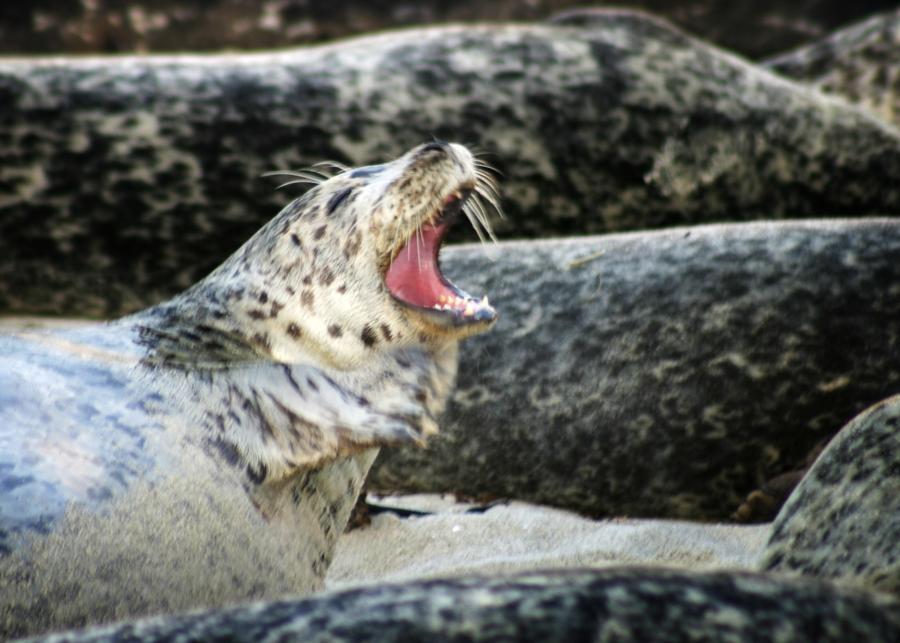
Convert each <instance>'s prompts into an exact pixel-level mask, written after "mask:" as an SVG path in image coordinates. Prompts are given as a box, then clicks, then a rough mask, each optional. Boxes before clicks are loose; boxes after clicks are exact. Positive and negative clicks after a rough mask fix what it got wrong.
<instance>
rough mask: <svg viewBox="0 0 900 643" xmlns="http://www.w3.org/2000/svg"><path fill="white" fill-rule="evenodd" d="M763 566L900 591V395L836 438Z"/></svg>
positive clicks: (792, 504) (786, 515) (799, 491)
mask: <svg viewBox="0 0 900 643" xmlns="http://www.w3.org/2000/svg"><path fill="white" fill-rule="evenodd" d="M761 568H762V569H765V570H770V571H781V572H794V573H801V574H805V575H810V576H817V577H821V578H829V579H834V580H837V581H840V582H841V583H847V584H850V583H852V584H858V585H864V586H868V587H872V588H875V589H879V590H882V591H886V592H893V593H895V594H900V397H892V398H890V399H888V400H885V401H883V402H881V403H879V404H877V405H875V406H874V407H872V408H870V409H867V410H866V411H865V412H864V413H862V414H860V415H859V416H857V417H856V418H855V419H854V420H853V421H852V422H850V423H849V424H848V425H847V426H846V428H844V429H843V430H842V431H841V432H840V433H838V435H837V437H835V438H834V440H832V442H831V444H830V445H829V446H828V448H827V449H826V450H825V452H823V453H822V455H821V456H820V457H819V459H818V460H816V463H815V464H814V465H813V467H812V469H811V470H810V472H809V474H808V475H807V476H806V477H805V478H804V479H803V481H802V482H801V483H800V485H799V486H798V487H797V488H796V489H795V490H794V493H793V494H792V495H791V497H790V498H789V499H788V501H787V503H785V505H784V507H783V508H782V510H781V513H780V514H779V515H778V517H777V518H776V519H775V524H774V525H773V529H772V535H771V537H770V539H769V544H768V545H767V548H766V551H765V552H764V554H763V557H762V562H761Z"/></svg>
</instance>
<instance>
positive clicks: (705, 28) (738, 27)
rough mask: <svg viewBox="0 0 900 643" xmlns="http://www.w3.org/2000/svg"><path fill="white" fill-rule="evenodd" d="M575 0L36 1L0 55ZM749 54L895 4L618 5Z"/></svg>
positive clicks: (352, 28)
mask: <svg viewBox="0 0 900 643" xmlns="http://www.w3.org/2000/svg"><path fill="white" fill-rule="evenodd" d="M583 4H585V3H584V2H583V0H530V1H529V2H484V1H483V0H456V1H455V2H441V1H440V0H380V1H379V2H377V3H373V2H370V1H368V0H341V1H339V2H309V0H279V2H269V3H261V2H257V1H256V0H127V1H126V0H91V2H79V1H78V0H42V2H40V3H39V4H37V3H28V2H5V3H2V4H0V52H3V53H32V54H33V53H58V52H67V53H115V52H133V51H183V50H190V51H206V50H222V49H269V48H275V47H287V46H290V45H297V44H302V43H309V42H315V41H319V40H325V39H330V38H340V37H344V36H348V35H353V34H359V33H363V32H367V31H380V30H383V29H389V28H392V27H406V26H411V25H422V24H428V23H436V22H441V23H443V22H448V21H469V22H471V21H480V22H481V21H498V20H519V21H521V20H534V19H539V18H544V17H547V16H549V15H550V14H552V13H554V12H557V11H559V10H561V9H565V8H568V7H572V6H577V5H583ZM592 4H613V5H615V6H630V7H635V8H643V9H649V10H651V11H654V12H657V13H659V14H660V15H663V16H666V17H667V18H668V19H670V20H672V21H673V22H675V23H676V24H678V25H680V26H681V27H683V28H685V29H687V30H688V31H690V32H692V33H696V34H697V35H699V36H702V37H703V38H706V39H707V40H710V41H712V42H716V43H718V44H720V45H722V46H724V47H727V48H729V49H734V50H735V51H739V52H741V53H743V54H745V55H748V56H754V57H758V56H764V55H766V54H771V53H774V52H777V51H781V50H784V49H787V48H788V47H792V46H795V45H799V44H801V43H803V42H806V41H809V40H811V39H814V38H817V37H821V36H823V35H824V34H826V33H828V32H829V31H832V30H834V29H836V28H837V27H839V26H841V25H843V24H846V23H847V22H850V21H852V20H856V19H859V18H861V17H863V16H866V15H868V14H870V13H872V12H874V11H879V10H884V9H887V8H890V7H892V6H893V2H892V1H891V0H862V1H861V2H854V3H847V2H839V1H838V0H804V1H803V2H792V3H785V2H778V1H777V0H769V1H760V0H736V1H733V2H719V1H716V0H678V1H673V0H617V1H616V2H608V3H601V2H593V3H592Z"/></svg>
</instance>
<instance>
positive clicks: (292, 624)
mask: <svg viewBox="0 0 900 643" xmlns="http://www.w3.org/2000/svg"><path fill="white" fill-rule="evenodd" d="M898 639H900V603H897V602H896V601H895V600H892V599H890V598H888V597H885V596H881V595H877V594H867V593H863V592H854V591H850V590H844V589H839V588H836V587H833V586H831V585H829V584H826V583H817V582H812V581H804V580H800V579H778V578H771V577H766V576H763V575H758V574H757V575H754V574H750V573H724V572H719V573H713V574H691V573H689V572H678V571H662V570H636V569H631V570H628V569H610V570H603V571H568V572H544V573H529V574H522V575H518V576H513V577H510V578H499V579H498V578H478V577H473V578H464V579H457V580H436V581H422V582H416V583H409V584H407V585H385V586H381V587H370V588H363V589H354V590H348V591H343V592H336V593H331V594H326V595H322V596H318V597H315V598H311V599H307V600H302V601H296V600H294V601H281V602H277V603H261V604H256V605H249V606H244V607H237V608H233V609H229V610H222V611H218V612H207V613H201V614H191V615H184V616H167V617H161V618H157V619H152V620H147V621H140V622H136V623H124V624H121V625H117V626H112V627H107V628H102V629H96V630H88V631H85V632H80V633H65V634H59V635H55V636H50V637H47V638H46V639H41V640H42V641H45V642H46V643H51V642H54V643H55V642H62V641H71V642H72V643H75V642H79V643H88V642H94V643H101V642H109V643H112V642H114V641H123V642H124V641H134V640H140V641H199V640H202V641H235V640H239V641H284V640H290V641H369V640H378V641H460V640H465V641H571V642H573V643H574V642H580V641H585V642H587V641H607V640H615V641H641V642H644V641H659V642H668V641H672V642H675V641H733V642H735V643H743V642H750V641H760V642H762V641H766V642H770V641H778V642H792V643H797V642H802V641H811V642H812V641H815V642H816V643H822V642H825V641H835V642H837V641H841V642H843V641H852V640H860V641H896V640H898Z"/></svg>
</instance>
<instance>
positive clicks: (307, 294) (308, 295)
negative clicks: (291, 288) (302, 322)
mask: <svg viewBox="0 0 900 643" xmlns="http://www.w3.org/2000/svg"><path fill="white" fill-rule="evenodd" d="M300 301H301V302H303V305H304V306H306V307H307V308H312V306H313V301H315V297H313V292H312V290H304V291H303V293H302V294H301V295H300Z"/></svg>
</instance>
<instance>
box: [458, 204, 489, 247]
mask: <svg viewBox="0 0 900 643" xmlns="http://www.w3.org/2000/svg"><path fill="white" fill-rule="evenodd" d="M469 201H471V198H470V199H469ZM462 211H463V212H464V213H465V215H466V218H467V219H468V220H469V223H471V224H472V228H474V230H475V234H477V235H478V240H479V241H481V243H482V244H485V243H487V239H485V238H484V233H482V231H481V226H480V225H479V223H478V220H477V219H476V215H474V214H473V213H472V210H471V207H470V206H469V202H468V201H467V202H466V204H465V205H464V206H463V209H462Z"/></svg>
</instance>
